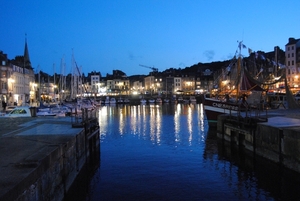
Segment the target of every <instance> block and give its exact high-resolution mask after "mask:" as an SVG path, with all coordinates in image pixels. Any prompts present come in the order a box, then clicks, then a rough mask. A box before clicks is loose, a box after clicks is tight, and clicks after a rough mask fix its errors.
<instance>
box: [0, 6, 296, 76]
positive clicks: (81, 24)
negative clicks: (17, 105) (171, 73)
mask: <svg viewBox="0 0 300 201" xmlns="http://www.w3.org/2000/svg"><path fill="white" fill-rule="evenodd" d="M299 8H300V1H298V0H285V1H276V2H272V1H259V0H252V1H243V0H242V1H241V0H240V1H238V0H227V1H226V0H211V1H205V0H185V1H182V0H92V1H91V0H87V1H82V0H63V1H62V0H51V1H36V0H27V1H24V0H20V1H16V0H11V1H3V2H1V12H0V19H1V26H2V28H1V37H0V50H2V51H4V53H7V54H8V57H9V58H10V59H12V58H14V57H15V56H17V55H23V52H24V41H25V34H27V42H28V47H29V53H30V59H31V63H32V66H33V67H34V68H35V69H38V68H39V69H40V70H42V71H45V72H47V73H50V74H53V72H56V73H61V72H62V71H64V73H65V74H67V73H71V72H72V70H71V69H72V62H71V57H72V53H73V54H74V57H75V60H76V63H77V64H78V66H80V67H81V69H82V71H83V72H85V73H87V72H90V71H93V70H95V71H100V72H101V73H102V74H103V75H105V74H106V73H112V70H115V69H118V70H122V71H124V72H125V73H126V74H127V75H135V74H148V73H149V72H150V71H151V69H147V68H143V67H141V66H139V64H142V65H146V66H151V67H156V68H158V69H159V71H163V70H165V69H167V68H171V67H173V68H179V67H180V68H185V67H187V66H191V65H193V64H197V63H199V62H202V63H206V62H212V61H223V60H227V59H230V58H232V56H233V55H234V53H235V51H236V48H237V45H238V43H237V41H241V40H243V41H244V44H245V45H246V46H247V47H249V48H251V49H252V50H253V51H258V50H262V51H265V52H269V51H272V50H273V48H274V46H279V47H280V48H282V49H284V47H285V44H286V43H287V42H288V38H289V37H295V38H299V35H297V34H299V30H300V28H299ZM246 53H247V52H245V54H246ZM246 56H247V55H246ZM62 58H64V63H65V65H63V66H64V67H62V65H61V59H62Z"/></svg>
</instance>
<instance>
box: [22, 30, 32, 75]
mask: <svg viewBox="0 0 300 201" xmlns="http://www.w3.org/2000/svg"><path fill="white" fill-rule="evenodd" d="M24 67H25V68H28V69H32V67H31V62H30V58H29V51H28V46H27V34H25V49H24Z"/></svg>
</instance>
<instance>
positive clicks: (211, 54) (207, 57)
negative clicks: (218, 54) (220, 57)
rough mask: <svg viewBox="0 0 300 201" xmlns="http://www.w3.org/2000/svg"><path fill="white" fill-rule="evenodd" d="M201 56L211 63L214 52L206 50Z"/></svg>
mask: <svg viewBox="0 0 300 201" xmlns="http://www.w3.org/2000/svg"><path fill="white" fill-rule="evenodd" d="M203 55H204V56H205V57H206V59H207V60H208V61H211V60H213V59H214V56H215V51H213V50H206V51H205V52H204V53H203Z"/></svg>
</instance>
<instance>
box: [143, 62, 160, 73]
mask: <svg viewBox="0 0 300 201" xmlns="http://www.w3.org/2000/svg"><path fill="white" fill-rule="evenodd" d="M140 66H142V67H145V68H150V69H152V71H153V73H157V72H158V68H154V67H151V66H145V65H142V64H140Z"/></svg>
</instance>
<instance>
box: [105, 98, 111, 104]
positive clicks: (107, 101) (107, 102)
mask: <svg viewBox="0 0 300 201" xmlns="http://www.w3.org/2000/svg"><path fill="white" fill-rule="evenodd" d="M109 103H110V102H109V97H106V99H105V101H104V104H105V105H106V104H109Z"/></svg>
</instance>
